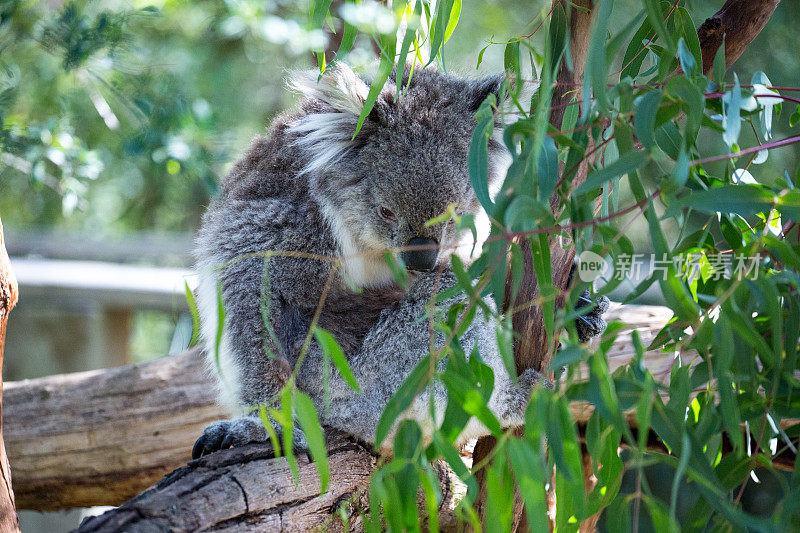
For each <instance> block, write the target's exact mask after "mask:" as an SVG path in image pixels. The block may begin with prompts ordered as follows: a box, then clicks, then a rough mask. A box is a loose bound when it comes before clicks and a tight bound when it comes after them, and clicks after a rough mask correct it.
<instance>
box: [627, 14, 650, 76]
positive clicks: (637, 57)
mask: <svg viewBox="0 0 800 533" xmlns="http://www.w3.org/2000/svg"><path fill="white" fill-rule="evenodd" d="M652 35H653V26H652V25H651V24H650V21H649V20H647V19H645V20H644V21H643V22H642V25H641V26H640V27H639V29H638V30H637V31H636V34H634V36H633V39H632V40H631V43H630V44H629V45H628V48H627V49H626V50H625V56H624V57H623V58H622V65H623V69H622V72H620V79H624V78H626V77H630V78H632V79H635V78H636V77H637V76H638V75H639V70H640V69H641V68H642V63H643V62H644V60H645V58H646V57H647V54H648V51H647V50H646V49H645V48H644V43H645V42H646V41H647V40H649V39H650V37H651V36H652Z"/></svg>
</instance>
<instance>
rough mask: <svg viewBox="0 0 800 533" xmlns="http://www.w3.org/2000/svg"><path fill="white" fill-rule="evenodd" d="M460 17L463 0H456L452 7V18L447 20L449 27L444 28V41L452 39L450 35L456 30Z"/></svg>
mask: <svg viewBox="0 0 800 533" xmlns="http://www.w3.org/2000/svg"><path fill="white" fill-rule="evenodd" d="M459 17H461V0H454V2H453V7H452V9H450V20H448V21H447V28H446V29H445V30H444V42H447V41H449V40H450V36H451V35H453V32H454V31H455V30H456V25H457V24H458V19H459Z"/></svg>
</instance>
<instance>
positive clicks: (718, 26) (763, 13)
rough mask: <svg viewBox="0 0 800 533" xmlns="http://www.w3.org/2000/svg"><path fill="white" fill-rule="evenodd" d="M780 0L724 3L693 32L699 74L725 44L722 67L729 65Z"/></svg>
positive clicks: (758, 31)
mask: <svg viewBox="0 0 800 533" xmlns="http://www.w3.org/2000/svg"><path fill="white" fill-rule="evenodd" d="M778 4H780V0H728V1H727V2H725V4H724V5H723V6H722V9H720V10H719V11H717V13H716V14H714V16H712V17H709V18H707V19H706V20H705V22H703V24H701V25H700V27H699V28H698V29H697V36H698V37H699V38H700V51H701V52H702V55H703V73H705V74H708V73H709V72H711V69H712V67H713V66H714V57H716V54H717V50H719V47H720V46H721V45H722V43H723V40H724V42H725V66H726V67H729V66H731V65H732V64H733V63H734V62H735V61H736V60H737V59H739V56H741V55H742V53H743V52H744V51H745V50H746V49H747V47H748V46H750V43H752V42H753V40H754V39H755V38H756V37H757V36H758V34H759V33H761V30H763V29H764V26H766V24H767V22H768V21H769V18H770V17H771V16H772V13H774V12H775V9H776V8H777V7H778Z"/></svg>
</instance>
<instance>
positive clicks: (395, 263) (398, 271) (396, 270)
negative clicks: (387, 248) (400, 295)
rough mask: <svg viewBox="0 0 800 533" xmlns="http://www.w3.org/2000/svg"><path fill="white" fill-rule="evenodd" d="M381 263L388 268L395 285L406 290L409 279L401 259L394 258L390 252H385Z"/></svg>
mask: <svg viewBox="0 0 800 533" xmlns="http://www.w3.org/2000/svg"><path fill="white" fill-rule="evenodd" d="M383 262H384V263H386V266H388V267H389V271H390V272H391V273H392V278H393V279H394V281H395V283H397V284H398V285H400V286H401V287H403V288H404V289H405V288H407V287H408V279H409V278H408V269H407V268H406V265H405V263H403V259H402V258H401V257H395V256H394V254H393V253H391V252H386V253H385V254H383Z"/></svg>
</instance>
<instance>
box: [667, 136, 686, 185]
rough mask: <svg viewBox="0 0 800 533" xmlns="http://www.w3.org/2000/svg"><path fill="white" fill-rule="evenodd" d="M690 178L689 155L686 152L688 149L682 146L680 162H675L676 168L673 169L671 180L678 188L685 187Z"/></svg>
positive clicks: (679, 154) (679, 155)
mask: <svg viewBox="0 0 800 533" xmlns="http://www.w3.org/2000/svg"><path fill="white" fill-rule="evenodd" d="M688 177H689V154H688V153H687V152H686V148H685V147H683V146H681V150H680V152H679V153H678V160H677V161H675V167H674V168H673V169H672V174H670V179H672V182H673V183H674V184H675V185H676V186H677V187H683V186H684V184H686V180H687V178H688Z"/></svg>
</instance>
